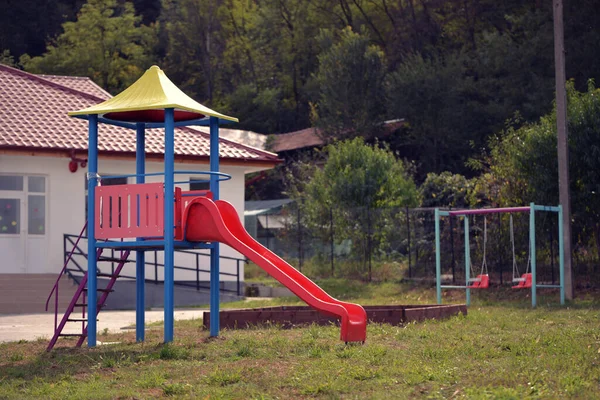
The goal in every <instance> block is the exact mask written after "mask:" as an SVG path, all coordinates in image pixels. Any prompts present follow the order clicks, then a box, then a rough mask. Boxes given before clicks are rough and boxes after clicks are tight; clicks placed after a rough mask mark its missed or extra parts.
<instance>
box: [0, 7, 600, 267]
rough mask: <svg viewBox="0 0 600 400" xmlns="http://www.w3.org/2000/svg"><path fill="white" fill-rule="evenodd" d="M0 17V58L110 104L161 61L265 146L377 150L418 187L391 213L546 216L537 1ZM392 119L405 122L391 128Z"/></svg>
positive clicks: (582, 88)
mask: <svg viewBox="0 0 600 400" xmlns="http://www.w3.org/2000/svg"><path fill="white" fill-rule="evenodd" d="M0 7H1V11H2V12H0V52H1V57H0V63H3V64H8V65H12V66H15V67H17V68H22V69H25V70H26V71H30V72H33V73H44V74H57V75H78V76H89V77H91V78H92V79H94V81H96V82H97V83H98V84H99V85H100V86H102V87H103V88H105V89H106V90H108V91H109V92H110V93H112V94H116V93H118V92H119V91H121V90H122V89H124V88H125V87H127V86H128V85H129V84H131V83H132V82H134V81H135V80H136V79H137V78H138V77H139V76H140V75H141V74H142V73H143V71H144V70H145V69H146V68H148V67H149V66H150V65H152V64H158V65H160V66H161V67H162V68H163V69H164V70H165V71H166V72H167V74H168V75H169V77H170V78H171V79H172V80H173V81H174V82H175V83H176V84H177V85H179V86H180V87H181V88H182V89H183V90H184V91H185V92H187V93H189V94H190V95H191V96H192V97H194V98H196V99H197V100H199V101H200V102H202V103H204V104H206V105H208V106H210V107H212V108H215V109H217V110H219V111H221V112H224V113H226V114H229V115H235V116H236V117H239V119H240V121H241V122H240V124H239V125H238V126H237V127H239V128H240V129H248V130H252V131H255V132H259V133H264V134H273V135H276V134H280V133H285V132H291V131H296V130H300V129H304V128H307V127H311V126H314V127H317V128H319V134H320V135H321V136H322V138H323V139H324V142H325V143H341V141H343V140H346V139H353V138H356V137H359V138H362V139H363V140H364V141H366V142H367V143H370V144H377V145H378V146H381V147H382V148H383V149H385V151H386V152H390V153H392V154H393V155H394V157H395V158H396V159H397V160H400V162H401V163H402V167H401V168H400V170H402V171H404V172H403V174H404V173H405V176H404V178H405V179H406V180H408V181H414V182H416V185H417V186H418V188H419V190H418V193H413V192H414V190H413V186H411V185H410V184H409V185H407V186H406V187H407V188H409V187H410V188H411V189H410V191H411V193H413V194H414V195H412V194H411V196H408V197H406V201H404V200H403V201H400V202H396V203H395V204H394V205H395V206H398V207H405V206H411V207H412V206H414V205H416V204H420V205H422V206H426V207H434V206H452V207H482V206H489V205H492V206H503V205H517V204H519V205H520V204H527V203H528V202H530V201H536V202H539V203H543V204H558V190H557V189H558V188H557V180H558V179H557V176H556V175H557V172H556V171H557V167H556V139H555V123H554V118H555V117H554V111H553V99H554V49H553V46H554V42H553V20H552V2H551V1H550V0H545V1H542V0H536V1H524V0H506V1H501V2H499V1H491V0H396V1H392V0H134V1H124V0H88V1H87V2H86V1H84V0H19V1H15V0H5V1H4V2H3V4H2V6H0ZM564 14H565V21H564V24H565V47H566V71H567V78H568V79H569V80H570V81H569V83H568V91H569V107H570V109H569V116H570V122H569V131H570V132H571V139H570V143H569V146H570V152H571V160H572V164H571V178H572V184H571V186H572V187H571V190H572V193H573V221H574V237H575V242H576V243H577V244H578V247H577V249H579V250H580V252H586V254H587V253H588V250H591V251H592V252H593V254H594V256H593V257H594V260H596V261H597V255H598V252H599V251H598V249H600V222H598V221H600V215H598V210H600V199H598V198H597V197H598V196H597V193H600V176H597V173H596V172H595V171H600V157H599V156H598V154H600V139H599V137H600V102H599V101H598V96H599V93H598V90H597V89H596V88H595V84H594V82H595V81H597V80H598V78H600V49H599V43H600V7H598V6H597V2H595V1H593V0H574V1H569V2H566V3H565V10H564ZM389 120H403V123H402V124H398V127H397V128H396V130H394V131H391V132H390V130H389V129H386V126H385V125H384V124H383V122H384V121H389ZM354 146H355V148H356V149H358V147H356V142H354ZM330 151H331V148H330ZM361 151H362V150H360V149H359V150H357V153H356V154H359V153H360V154H367V153H364V151H363V153H361ZM342 153H343V151H342ZM315 159H318V160H319V161H320V162H321V163H322V162H324V161H323V153H319V152H316V153H308V154H303V155H302V157H301V158H299V159H296V160H292V161H296V162H295V163H293V165H292V166H291V167H290V164H287V165H285V166H282V167H280V168H278V169H277V170H276V171H274V172H272V173H271V178H272V179H270V180H269V181H268V182H267V183H266V184H263V186H262V187H258V188H256V187H254V188H249V190H248V195H249V197H254V198H277V197H283V196H286V195H290V194H292V195H294V193H295V195H296V196H302V195H306V194H307V193H308V192H310V190H309V191H308V192H307V191H306V190H305V189H306V188H304V187H303V183H305V182H308V181H309V179H305V178H306V176H304V175H303V174H306V173H307V172H306V171H307V170H306V168H305V169H302V168H298V165H303V164H304V165H309V164H314V161H315ZM386 162H387V161H386ZM597 164H598V165H597ZM381 165H385V163H384V164H381ZM380 170H381V171H385V170H386V168H380ZM390 170H398V169H394V168H392V169H390ZM290 172H291V173H292V175H294V174H295V175H296V177H295V178H289V176H290ZM314 172H315V171H314V170H312V172H311V171H309V172H308V173H310V174H314ZM599 173H600V172H599ZM339 175H340V174H337V173H335V171H334V172H332V173H331V176H332V177H335V176H339ZM269 182H271V184H269ZM259 186H260V185H259ZM309 189H310V188H309ZM374 190H377V188H374ZM313 191H314V192H315V193H320V195H322V194H323V191H318V190H313ZM396 197H397V198H400V199H402V196H396ZM362 198H369V199H372V198H374V197H372V196H365V195H364V193H362V194H360V193H359V194H357V199H359V200H360V199H362ZM313 200H314V199H313ZM353 204H356V202H354V203H353ZM330 207H331V205H330ZM317 214H318V213H317ZM317 214H315V215H317ZM595 263H596V262H595ZM596 264H597V263H596ZM593 270H594V271H596V267H593Z"/></svg>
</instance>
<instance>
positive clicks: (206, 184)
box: [190, 177, 210, 190]
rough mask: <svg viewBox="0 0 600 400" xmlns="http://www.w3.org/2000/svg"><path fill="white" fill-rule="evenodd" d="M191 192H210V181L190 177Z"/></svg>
mask: <svg viewBox="0 0 600 400" xmlns="http://www.w3.org/2000/svg"><path fill="white" fill-rule="evenodd" d="M190 190H210V181H208V180H206V179H204V178H195V177H190Z"/></svg>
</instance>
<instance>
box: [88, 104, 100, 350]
mask: <svg viewBox="0 0 600 400" xmlns="http://www.w3.org/2000/svg"><path fill="white" fill-rule="evenodd" d="M88 124H89V125H88V133H89V134H88V198H87V203H88V215H87V222H88V225H87V229H88V258H87V261H88V262H87V267H88V282H87V286H88V293H87V294H88V325H87V333H88V347H94V346H96V330H97V324H96V314H98V290H97V289H98V275H97V271H96V268H97V267H98V262H97V260H96V232H95V228H96V225H95V222H96V214H95V212H96V199H95V197H94V196H95V191H96V189H95V188H96V183H97V181H98V116H97V115H90V116H89V120H88Z"/></svg>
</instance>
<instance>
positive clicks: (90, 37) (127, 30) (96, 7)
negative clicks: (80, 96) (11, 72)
mask: <svg viewBox="0 0 600 400" xmlns="http://www.w3.org/2000/svg"><path fill="white" fill-rule="evenodd" d="M140 21H141V17H137V16H135V14H134V9H133V6H132V4H131V3H129V2H124V3H121V2H118V1H117V0H89V1H88V2H87V3H86V4H84V5H83V7H82V8H81V11H80V13H79V15H78V16H77V21H75V22H65V23H64V24H63V30H64V33H62V34H61V35H59V36H58V37H57V38H56V40H55V41H54V42H53V43H52V44H49V45H48V47H47V49H46V52H45V53H44V54H43V55H42V56H39V57H33V58H30V57H29V56H23V57H21V60H20V61H21V64H22V65H23V66H24V68H25V69H26V70H28V71H30V72H33V73H45V74H63V75H80V76H89V77H91V78H92V79H93V80H94V81H95V82H96V83H98V84H99V85H100V86H102V87H103V88H105V89H106V90H109V91H111V92H117V91H120V90H122V89H124V88H125V87H127V86H129V85H130V84H131V83H133V82H134V81H135V80H136V79H137V78H138V77H139V76H140V75H141V74H142V72H143V71H144V70H145V69H146V68H147V67H149V66H150V64H151V61H152V58H151V52H152V46H153V43H154V42H153V37H154V35H153V29H152V28H150V27H147V26H144V25H140Z"/></svg>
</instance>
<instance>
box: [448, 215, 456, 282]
mask: <svg viewBox="0 0 600 400" xmlns="http://www.w3.org/2000/svg"><path fill="white" fill-rule="evenodd" d="M450 209H452V208H450ZM449 219H450V243H451V246H452V247H451V249H452V283H453V284H455V283H456V276H455V274H456V258H455V256H454V218H452V216H450V217H449Z"/></svg>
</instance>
